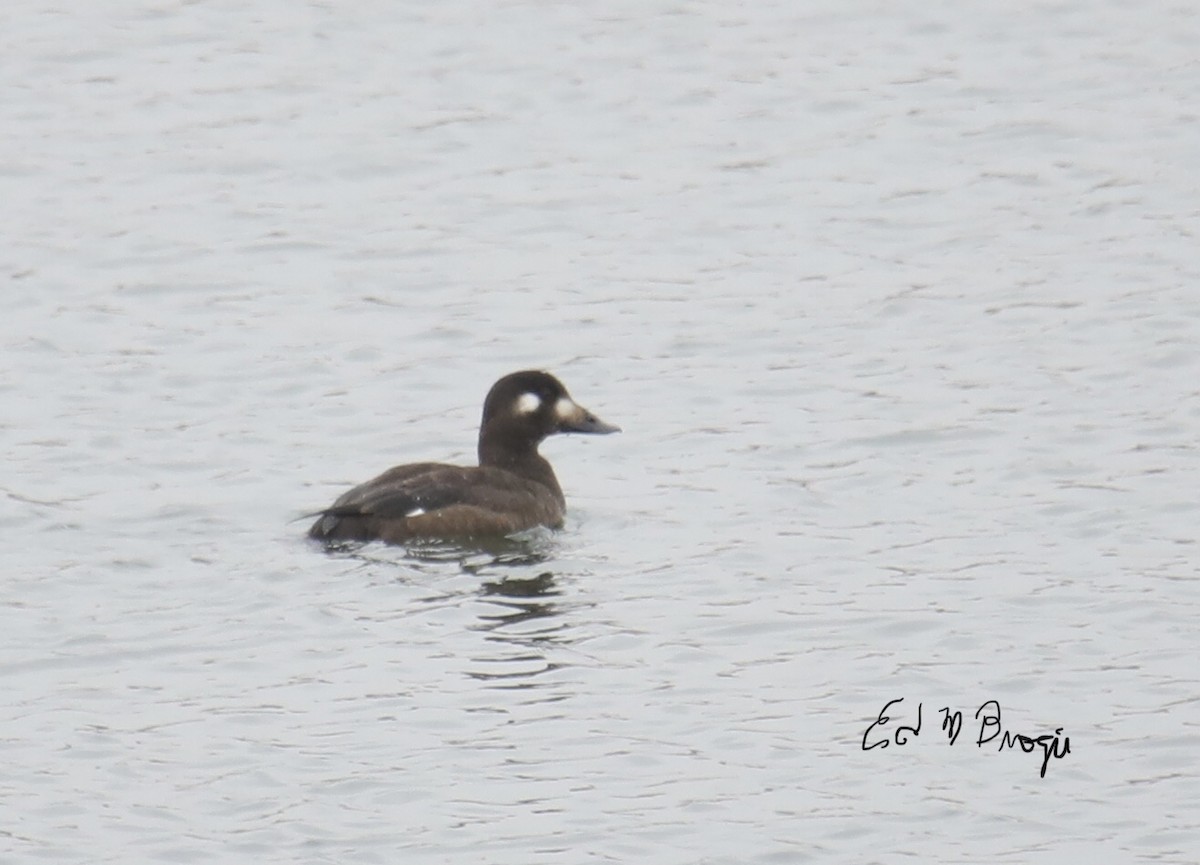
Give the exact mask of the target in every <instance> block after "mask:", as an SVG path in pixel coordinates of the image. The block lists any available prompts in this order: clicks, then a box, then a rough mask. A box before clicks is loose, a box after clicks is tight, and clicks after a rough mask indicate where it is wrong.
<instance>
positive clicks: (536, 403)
mask: <svg viewBox="0 0 1200 865" xmlns="http://www.w3.org/2000/svg"><path fill="white" fill-rule="evenodd" d="M541 406H542V398H541V397H540V396H538V395H537V394H536V393H523V394H521V395H520V396H519V397H517V414H533V413H534V412H535V411H537V410H538V409H539V408H541Z"/></svg>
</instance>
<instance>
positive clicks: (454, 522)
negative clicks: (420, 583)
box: [308, 370, 621, 545]
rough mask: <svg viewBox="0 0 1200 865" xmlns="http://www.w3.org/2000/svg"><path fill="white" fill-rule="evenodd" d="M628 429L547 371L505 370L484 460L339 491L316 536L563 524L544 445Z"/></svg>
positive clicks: (369, 537)
mask: <svg viewBox="0 0 1200 865" xmlns="http://www.w3.org/2000/svg"><path fill="white" fill-rule="evenodd" d="M620 431H621V428H620V427H618V426H615V425H613V424H610V423H606V422H604V421H602V420H600V418H598V417H597V416H596V415H594V414H592V413H591V412H590V411H588V410H587V409H585V408H583V406H581V405H579V404H578V403H577V402H575V400H574V399H572V398H571V395H570V394H569V393H568V392H567V389H566V387H564V386H563V384H562V382H560V381H559V380H558V379H557V378H555V377H554V376H553V375H551V374H550V373H548V372H543V371H540V370H522V371H520V372H514V373H510V374H509V375H506V376H504V377H503V378H501V379H500V380H499V381H497V382H496V383H495V384H494V385H492V387H491V390H489V391H488V394H487V397H486V398H485V399H484V401H483V418H482V420H481V421H480V424H479V443H478V453H479V465H478V466H457V465H449V464H446V463H436V462H422V463H410V464H408V465H401V466H395V467H393V468H390V469H388V470H387V471H385V472H384V473H383V474H381V475H379V476H378V477H376V478H373V479H372V480H369V481H367V482H366V483H363V484H359V485H358V486H356V487H354V488H353V489H350V490H348V491H347V492H345V493H343V494H342V495H341V496H340V497H338V498H337V499H336V500H335V501H334V503H333V504H332V505H330V506H329V507H328V508H326V509H325V510H323V511H318V512H317V513H315V514H310V516H315V517H316V518H317V519H316V522H314V523H313V524H312V527H311V528H310V529H309V531H308V535H309V537H310V538H312V539H314V540H318V541H322V542H324V543H326V544H331V543H333V544H336V543H340V542H352V541H363V542H369V541H383V542H384V543H387V544H397V545H404V544H409V543H412V542H421V541H433V542H437V541H450V542H454V541H464V540H470V539H479V538H498V537H505V536H508V535H512V534H516V533H518V532H522V531H526V530H528V529H533V528H536V527H538V526H544V527H546V528H549V529H558V528H561V527H562V524H563V518H564V516H565V514H566V507H567V506H566V499H565V497H564V496H563V491H562V487H561V486H559V483H558V478H556V477H555V475H554V469H553V468H551V467H550V463H549V462H548V461H547V460H546V458H545V457H543V456H542V455H541V454H539V453H538V445H540V444H541V443H542V441H543V440H545V439H546V438H547V437H548V436H551V435H556V434H558V433H587V434H590V435H605V434H609V433H615V432H620Z"/></svg>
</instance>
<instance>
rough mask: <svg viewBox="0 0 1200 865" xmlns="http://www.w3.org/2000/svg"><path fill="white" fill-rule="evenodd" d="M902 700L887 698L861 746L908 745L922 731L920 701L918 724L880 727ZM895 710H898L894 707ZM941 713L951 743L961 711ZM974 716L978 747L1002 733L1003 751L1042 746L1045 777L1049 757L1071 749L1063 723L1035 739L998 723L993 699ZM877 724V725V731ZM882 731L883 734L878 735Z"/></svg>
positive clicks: (958, 727) (959, 729) (955, 737)
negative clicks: (1064, 733)
mask: <svg viewBox="0 0 1200 865" xmlns="http://www.w3.org/2000/svg"><path fill="white" fill-rule="evenodd" d="M903 702H904V698H903V697H900V698H898V699H895V700H892V701H890V702H889V703H888V704H887V705H886V706H884V707H883V710H882V711H881V712H880V713H879V716H878V717H877V718H876V719H875V720H874V721H873V722H872V723H871V726H869V727H867V731H866V732H865V733H863V739H862V749H863V750H864V751H870V750H871V749H872V748H886V747H887V746H888V745H890V744H892V743H893V742H895V743H896V744H897V745H901V746H903V745H907V744H908V742H909V740H910V738H912V737H915V736H919V735H921V708H922V704H921V703H917V725H916V726H915V727H910V726H904V725H897V726H896V728H895V730H896V732H894V733H892V734H890V735H888V733H887V730H885V729H883V728H885V727H887V726H888V725H889V724H891V723H892V718H891V716H889V715H888V712H890V711H891V710H892V707H893V706H898V705H899V704H901V703H903ZM897 711H898V710H897ZM939 711H940V712H941V713H942V731H943V732H944V733H945V734H946V736H947V738H948V739H949V740H950V744H951V745H953V744H954V743H955V742H957V741H958V734H959V733H961V732H962V725H963V714H962V712H952V711H951V710H950V708H949V707H943V708H942V709H940V710H939ZM975 720H977V721H979V722H980V723H979V738H977V739H976V740H975V744H976V746H977V747H980V748H982V747H983V746H984V745H986V744H988V743H989V742H992V741H994V740H995V739H996V737H997V736H1002V738H1001V739H1000V747H999V749H998V750H1000V751H1003V750H1004V749H1005V748H1015V747H1020V749H1021V750H1022V751H1024V752H1025V753H1026V754H1031V753H1033V752H1034V751H1035V750H1036V749H1037V748H1041V749H1042V771H1041V775H1040V777H1042V778H1045V777H1046V766H1048V765H1049V764H1050V758H1051V757H1053V758H1054V759H1056V760H1061V759H1062V758H1063V757H1065V756H1067V755H1068V754H1070V753H1071V737H1070V736H1063V735H1062V727H1058V728H1056V729H1055V731H1054V733H1053V734H1052V735H1051V734H1047V735H1044V736H1038V737H1037V738H1036V739H1035V738H1034V737H1032V736H1026V735H1023V734H1021V733H1010V732H1008V731H1007V730H1004V729H1002V728H1001V727H1000V704H999V703H998V702H997V701H996V700H988V701H987V702H986V703H984V704H983V705H982V706H980V707H979V709H978V710H977V711H976V712H975ZM876 728H879V729H878V731H876ZM872 733H874V734H875V736H876V737H877V738H876V739H875V740H874V741H872V742H871V743H870V744H867V739H868V738H870V737H871V736H872ZM880 734H882V735H883V738H878V736H879V735H880ZM1060 736H1062V739H1061V745H1062V751H1059V749H1058V747H1059V744H1060V740H1059V737H1060Z"/></svg>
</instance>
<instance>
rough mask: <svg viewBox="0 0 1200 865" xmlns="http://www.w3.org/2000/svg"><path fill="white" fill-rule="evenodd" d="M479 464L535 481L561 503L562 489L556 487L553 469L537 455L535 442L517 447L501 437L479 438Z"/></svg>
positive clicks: (556, 482) (556, 481)
mask: <svg viewBox="0 0 1200 865" xmlns="http://www.w3.org/2000/svg"><path fill="white" fill-rule="evenodd" d="M479 464H480V465H481V466H490V467H491V468H497V469H504V470H505V471H508V472H512V473H513V474H515V475H518V476H519V477H523V478H526V479H528V480H531V481H536V482H537V483H539V484H541V485H542V486H544V487H547V488H548V489H549V490H550V492H552V493H554V497H555V498H556V499H558V501H559V502H560V503H561V502H563V492H562V487H560V486H559V485H558V478H556V477H555V476H554V469H552V468H551V467H550V463H549V462H548V461H547V460H546V458H545V457H543V456H542V455H541V454H539V453H538V449H537V443H536V442H527V443H525V444H520V445H518V444H513V443H512V441H511V440H508V441H505V440H504V439H503V437H500V438H497V437H490V438H489V439H488V440H487V441H485V437H484V436H480V439H479Z"/></svg>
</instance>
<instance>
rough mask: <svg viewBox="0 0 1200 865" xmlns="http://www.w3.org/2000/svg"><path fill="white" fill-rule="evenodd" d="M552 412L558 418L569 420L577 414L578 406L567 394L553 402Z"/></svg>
mask: <svg viewBox="0 0 1200 865" xmlns="http://www.w3.org/2000/svg"><path fill="white" fill-rule="evenodd" d="M554 413H555V414H556V415H558V419H559V420H570V419H571V418H573V417H575V416H577V415H578V414H579V406H577V405H575V401H574V400H573V399H571V398H570V397H568V396H564V397H562V398H561V399H559V401H558V402H556V403H555V404H554Z"/></svg>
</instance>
